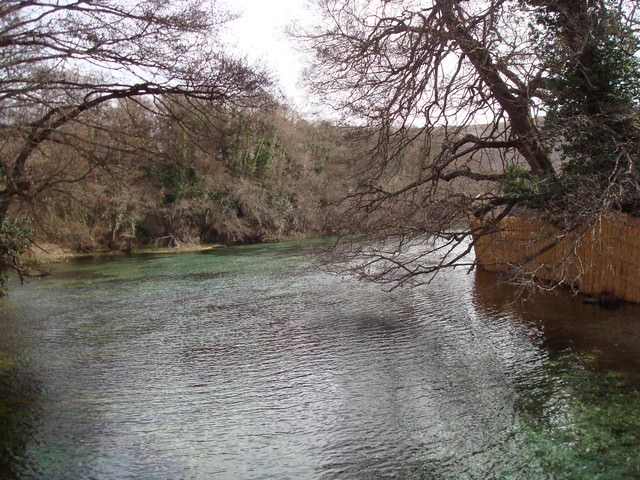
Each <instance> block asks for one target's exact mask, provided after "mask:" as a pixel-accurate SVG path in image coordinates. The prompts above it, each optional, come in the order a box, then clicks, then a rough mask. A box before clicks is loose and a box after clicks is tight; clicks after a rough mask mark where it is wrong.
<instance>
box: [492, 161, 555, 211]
mask: <svg viewBox="0 0 640 480" xmlns="http://www.w3.org/2000/svg"><path fill="white" fill-rule="evenodd" d="M505 175H506V179H505V181H504V183H503V185H502V191H503V193H504V195H505V197H507V199H509V200H510V201H513V202H516V203H518V204H520V205H524V206H527V207H530V208H541V207H544V206H545V204H546V202H548V201H549V199H550V198H553V197H554V196H555V195H556V193H557V183H556V181H555V177H554V176H553V175H552V174H544V175H534V174H532V173H531V172H529V171H528V170H525V169H524V168H523V167H521V166H519V165H509V166H508V167H507V169H506V171H505Z"/></svg>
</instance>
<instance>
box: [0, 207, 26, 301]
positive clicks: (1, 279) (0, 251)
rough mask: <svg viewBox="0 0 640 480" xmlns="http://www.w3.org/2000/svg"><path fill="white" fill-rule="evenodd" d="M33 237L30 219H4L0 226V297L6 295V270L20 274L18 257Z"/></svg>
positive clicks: (20, 268)
mask: <svg viewBox="0 0 640 480" xmlns="http://www.w3.org/2000/svg"><path fill="white" fill-rule="evenodd" d="M32 237H33V226H32V221H31V219H30V218H25V217H17V218H10V217H6V218H5V219H4V221H3V222H2V226H0V296H1V295H4V294H6V283H7V274H6V271H7V269H13V270H15V271H17V272H18V274H21V271H22V267H21V264H20V256H21V255H22V254H23V253H24V252H25V251H26V250H27V247H28V246H29V245H30V244H31V239H32Z"/></svg>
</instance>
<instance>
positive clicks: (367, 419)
mask: <svg viewBox="0 0 640 480" xmlns="http://www.w3.org/2000/svg"><path fill="white" fill-rule="evenodd" d="M236 251H237V252H240V253H239V254H238V255H235V254H234V252H236ZM269 252H270V250H269V248H266V249H265V248H261V249H239V250H234V249H228V250H226V251H225V252H224V255H221V256H216V255H214V254H209V255H198V256H195V255H194V256H189V255H186V256H181V257H179V258H176V257H173V258H168V257H158V258H157V259H145V260H144V261H143V262H142V264H137V263H136V261H135V260H131V259H129V260H127V261H126V262H124V263H118V261H115V262H112V263H108V264H106V265H107V266H106V267H105V269H106V271H105V272H103V273H102V274H99V272H97V271H96V272H95V274H96V275H95V276H92V274H91V275H90V274H87V273H86V272H85V273H83V274H82V275H83V276H82V277H78V278H75V277H74V276H73V275H72V274H67V275H64V276H61V277H60V278H59V279H53V280H47V282H43V284H42V287H43V288H39V287H38V286H36V285H32V286H27V287H25V290H22V291H18V293H17V295H15V296H14V297H13V299H12V300H11V301H12V302H14V305H13V307H7V309H5V313H7V315H6V319H5V321H6V322H8V327H9V329H8V330H7V331H11V332H15V338H14V340H15V341H16V342H17V343H18V344H20V345H21V347H20V348H22V349H23V350H22V353H21V354H22V355H24V356H25V358H28V359H29V361H28V364H29V368H30V372H31V375H32V376H33V377H34V378H33V379H32V380H31V381H30V382H31V383H34V384H35V383H37V384H38V385H40V386H41V387H40V388H39V389H38V390H37V392H38V394H37V396H36V397H33V395H31V397H30V398H31V400H29V402H30V403H29V404H28V405H27V406H26V407H25V412H24V415H25V416H26V417H25V418H31V419H32V421H31V423H32V424H33V425H34V427H33V428H31V429H22V430H20V429H18V428H17V427H16V428H15V429H14V431H13V433H12V435H14V436H15V438H16V441H15V442H14V443H13V445H17V446H19V447H15V448H18V449H21V450H20V452H19V454H20V455H21V458H26V459H27V460H26V461H21V462H17V461H16V462H14V463H12V465H13V467H12V468H14V470H15V469H18V470H15V471H16V472H22V473H23V474H24V475H23V476H27V477H29V476H30V478H43V479H44V478H47V479H50V478H51V479H62V478H97V479H107V478H145V479H146V478H149V479H154V478H159V479H160V478H203V479H204V478H214V477H215V478H234V479H235V478H326V479H331V478H384V477H387V478H434V479H458V478H469V479H472V478H492V476H493V477H494V478H532V479H535V478H546V475H552V476H553V475H554V473H553V472H556V474H557V476H558V478H583V477H580V476H577V475H578V474H579V472H584V471H589V472H595V473H594V475H595V474H598V475H601V476H602V478H623V477H620V475H621V474H625V475H632V474H635V473H634V472H636V473H637V472H638V471H640V460H639V459H637V455H636V453H637V452H636V451H635V450H633V449H631V448H630V447H629V446H628V442H629V441H632V440H633V439H636V440H637V436H636V437H634V436H633V435H634V432H637V430H638V427H640V399H638V394H637V391H635V393H634V390H633V389H630V388H629V387H628V385H627V383H626V381H625V380H624V378H623V377H616V378H617V380H616V379H615V378H614V379H609V380H603V378H604V377H605V376H606V375H604V376H603V374H602V373H601V372H599V371H597V370H595V369H594V368H593V367H594V365H593V363H589V362H586V361H585V357H584V355H583V352H581V351H577V350H575V349H573V350H571V349H569V350H566V349H565V350H560V351H555V350H553V349H551V348H550V347H549V342H550V337H549V335H548V333H547V330H548V329H549V327H548V326H547V327H546V328H545V324H544V323H543V320H544V318H546V317H551V316H552V315H551V314H550V313H549V312H543V314H542V316H540V317H536V316H535V315H534V316H533V317H532V316H531V315H529V314H528V313H527V311H525V310H526V309H525V310H523V311H518V310H517V308H516V306H515V304H513V305H510V304H507V303H504V302H503V299H502V297H496V293H495V292H494V293H491V292H488V291H487V290H486V289H485V290H483V289H482V288H481V287H482V284H479V283H478V281H477V280H475V279H474V277H471V276H466V275H463V274H460V272H449V273H447V274H445V276H444V277H440V278H441V280H437V281H435V282H434V283H433V284H432V285H430V286H427V287H421V288H418V289H398V290H395V291H393V292H383V291H381V290H380V289H379V288H378V287H376V286H372V285H367V284H361V283H355V282H352V281H349V280H344V279H340V278H337V277H333V276H330V275H328V274H324V273H321V272H318V271H312V270H309V269H308V268H307V267H308V265H309V262H308V261H307V259H306V257H304V256H300V255H298V256H296V257H293V258H289V257H286V258H288V259H287V260H286V261H283V258H285V257H282V256H281V255H282V253H281V252H282V250H277V251H275V253H273V252H272V254H269ZM118 265H120V266H121V267H122V269H121V270H119V269H118ZM83 268H88V267H83ZM91 268H95V266H92V267H91ZM70 271H71V272H72V271H73V270H72V269H71V270H70ZM57 282H59V283H57ZM474 282H475V283H474ZM45 287H46V288H45ZM22 292H24V293H22ZM498 293H500V294H502V293H503V292H498ZM20 295H24V297H23V298H22V300H21V299H20ZM32 297H33V298H37V299H38V302H33V301H30V300H31V298H32ZM527 308H529V307H527ZM25 319H28V320H25ZM11 322H13V323H11ZM21 322H22V323H21ZM24 322H26V324H27V325H29V330H25V328H24V325H25V323H24ZM21 325H22V326H21ZM12 326H15V329H12ZM20 335H22V336H20ZM12 338H13V337H12ZM629 348H633V347H629ZM589 358H593V356H592V357H589ZM0 374H2V371H0ZM0 379H1V376H0ZM616 382H618V383H616ZM5 391H6V385H5ZM25 395H26V394H25ZM606 399H609V400H606ZM607 402H608V403H607ZM0 406H2V405H0ZM598 408H599V409H608V410H607V412H608V415H612V418H613V417H615V415H613V414H614V413H615V414H616V415H619V416H620V415H622V416H624V417H625V419H626V420H625V421H626V422H627V423H624V422H622V423H616V424H615V425H613V424H611V423H606V421H604V420H603V421H602V422H600V421H599V420H598V421H596V420H594V419H593V418H592V417H591V415H592V413H591V412H592V409H598ZM0 415H2V409H1V408H0ZM587 420H588V421H587ZM609 427H615V428H616V429H617V430H616V432H617V433H616V434H615V435H613V434H611V433H610V432H609V433H606V434H605V432H608V430H607V429H608V428H609ZM20 435H22V437H20ZM625 435H626V436H625ZM585 439H588V440H585ZM621 439H622V440H621ZM598 442H600V443H598ZM603 442H604V443H603ZM624 442H627V443H624ZM587 444H588V445H589V446H587ZM602 445H606V447H607V449H603V450H601V452H605V451H606V452H608V453H600V454H599V455H600V456H599V457H598V456H596V457H595V460H594V461H591V460H590V458H591V457H593V455H592V456H591V457H589V456H585V455H584V451H583V450H580V449H586V448H596V447H598V446H600V447H602ZM592 451H600V450H597V449H596V450H592ZM548 452H551V453H548ZM634 452H635V453H634ZM15 455H16V456H17V455H18V453H15ZM625 455H626V457H625ZM634 455H635V456H634ZM627 457H630V458H631V459H630V460H627V459H626V458H627ZM613 460H615V462H613ZM2 461H3V462H5V463H7V462H9V463H11V461H10V460H7V459H6V458H4V457H3V459H2ZM598 464H599V465H601V467H599V468H600V470H598V469H597V468H598V467H597V465H598ZM607 464H609V465H611V464H616V465H619V466H617V467H615V469H614V468H613V467H609V468H610V471H607V470H606V469H604V468H605V467H602V465H607ZM20 469H22V470H20ZM27 469H29V470H28V471H30V472H31V473H30V474H29V475H27V474H26V473H25V472H27ZM603 469H604V470H603ZM634 469H635V470H634ZM33 472H35V473H33ZM567 472H568V473H567ZM572 472H578V473H575V475H574V473H572ZM603 472H604V473H603ZM615 475H618V477H616V476H615ZM19 476H20V474H16V475H15V477H16V478H18V477H19ZM631 478H632V477H631Z"/></svg>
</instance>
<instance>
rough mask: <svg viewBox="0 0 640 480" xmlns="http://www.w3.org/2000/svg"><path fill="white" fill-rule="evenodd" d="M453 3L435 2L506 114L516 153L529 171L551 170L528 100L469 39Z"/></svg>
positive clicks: (543, 171) (483, 47)
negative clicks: (515, 143) (520, 94)
mask: <svg viewBox="0 0 640 480" xmlns="http://www.w3.org/2000/svg"><path fill="white" fill-rule="evenodd" d="M455 3H456V2H451V1H448V0H445V1H439V2H437V3H436V5H437V8H438V9H439V11H440V14H441V15H442V18H443V20H444V22H445V25H446V26H447V29H448V30H449V32H450V33H451V35H452V38H453V39H454V40H455V42H456V43H457V44H458V46H459V47H460V49H461V50H462V52H463V53H464V55H466V56H467V58H468V59H469V61H470V62H471V64H472V65H473V66H474V67H475V70H476V72H477V73H478V75H479V76H480V78H481V79H482V80H483V81H484V82H485V83H486V84H487V86H488V87H489V88H490V89H491V93H492V94H493V96H494V98H495V99H496V101H497V102H498V103H499V104H500V106H501V107H502V108H503V109H504V111H505V112H507V114H508V115H509V119H510V125H511V130H512V132H513V133H514V135H515V136H516V141H517V143H518V146H517V149H518V152H519V153H520V154H521V155H522V156H523V157H524V159H525V160H526V162H527V163H528V164H529V167H530V168H531V171H532V172H533V173H545V172H550V173H553V171H554V169H553V165H552V164H551V161H550V160H549V157H548V156H547V154H546V153H545V150H544V148H543V146H542V144H541V141H540V137H539V134H538V131H537V129H536V127H535V125H534V123H533V119H532V118H531V115H530V113H529V101H528V99H527V98H522V97H520V96H516V95H514V94H513V93H512V90H511V89H510V88H509V86H508V85H507V84H506V82H505V81H504V80H503V79H502V77H501V76H500V72H499V71H498V68H497V66H496V64H495V63H494V62H493V61H492V59H491V54H490V52H489V50H488V49H487V47H486V46H485V45H483V44H482V43H481V42H479V41H478V40H476V39H475V38H473V36H472V35H471V33H469V30H468V28H467V27H465V26H464V24H463V22H462V21H461V20H460V19H459V18H458V17H457V16H456V13H455V10H456V6H455Z"/></svg>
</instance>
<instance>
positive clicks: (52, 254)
mask: <svg viewBox="0 0 640 480" xmlns="http://www.w3.org/2000/svg"><path fill="white" fill-rule="evenodd" d="M222 246H223V245H221V244H204V245H203V244H188V245H179V246H176V247H154V246H143V247H141V248H134V249H132V250H130V251H123V250H95V251H91V252H74V251H72V250H68V249H64V248H62V247H61V246H59V245H56V244H53V243H37V244H34V245H32V246H31V247H29V249H28V250H27V253H25V255H24V257H23V261H24V263H25V264H27V265H43V264H47V263H60V262H66V261H70V260H76V259H80V258H95V257H119V256H123V255H130V254H136V255H144V254H165V253H192V252H204V251H208V250H213V249H214V248H220V247H222Z"/></svg>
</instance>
